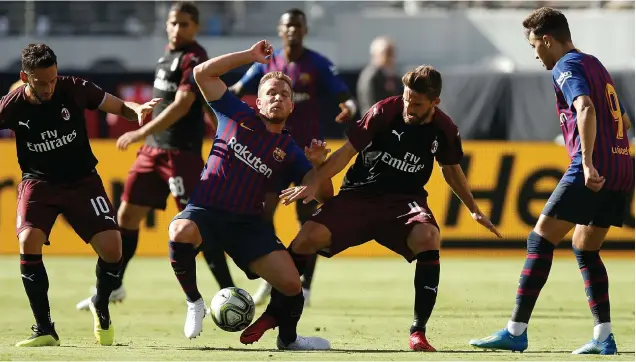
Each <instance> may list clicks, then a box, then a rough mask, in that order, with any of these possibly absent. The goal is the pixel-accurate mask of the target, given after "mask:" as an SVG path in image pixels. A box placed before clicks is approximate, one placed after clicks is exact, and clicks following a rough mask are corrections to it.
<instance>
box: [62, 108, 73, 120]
mask: <svg viewBox="0 0 636 362" xmlns="http://www.w3.org/2000/svg"><path fill="white" fill-rule="evenodd" d="M62 119H63V120H65V121H68V120H69V119H71V113H69V111H68V109H66V108H64V107H62Z"/></svg>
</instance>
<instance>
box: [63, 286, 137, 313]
mask: <svg viewBox="0 0 636 362" xmlns="http://www.w3.org/2000/svg"><path fill="white" fill-rule="evenodd" d="M91 293H92V295H91V296H90V297H88V298H86V299H84V300H82V301H80V302H79V303H77V305H76V306H75V308H76V309H77V310H89V307H88V306H89V304H90V303H91V298H92V297H93V295H95V294H96V293H97V288H95V287H92V288H91ZM124 298H126V289H124V286H123V285H122V286H121V287H119V288H117V289H115V290H113V291H112V292H111V293H110V297H109V298H108V300H109V301H110V302H111V303H117V302H122V301H123V300H124Z"/></svg>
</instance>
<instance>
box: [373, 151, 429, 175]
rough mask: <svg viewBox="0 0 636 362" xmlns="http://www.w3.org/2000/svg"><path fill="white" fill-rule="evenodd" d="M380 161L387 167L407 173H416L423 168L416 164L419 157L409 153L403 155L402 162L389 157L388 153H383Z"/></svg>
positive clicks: (422, 165)
mask: <svg viewBox="0 0 636 362" xmlns="http://www.w3.org/2000/svg"><path fill="white" fill-rule="evenodd" d="M381 159H382V162H384V163H386V164H387V165H389V166H391V167H393V168H397V169H398V170H400V171H404V172H409V173H417V172H419V171H421V170H422V169H423V168H424V167H425V165H424V164H421V165H418V162H420V157H418V156H415V155H414V154H412V153H409V152H407V153H406V154H405V155H404V159H403V160H400V159H399V158H397V157H393V156H391V154H390V153H388V152H384V153H383V154H382V158H381Z"/></svg>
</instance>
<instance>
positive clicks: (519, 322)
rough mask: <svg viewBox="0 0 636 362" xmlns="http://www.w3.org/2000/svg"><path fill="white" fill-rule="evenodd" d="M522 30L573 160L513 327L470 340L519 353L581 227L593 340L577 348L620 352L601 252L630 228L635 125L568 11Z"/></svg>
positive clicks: (547, 216)
mask: <svg viewBox="0 0 636 362" xmlns="http://www.w3.org/2000/svg"><path fill="white" fill-rule="evenodd" d="M523 27H524V28H525V31H526V37H527V38H528V41H529V42H530V45H531V46H532V48H533V49H534V50H535V56H536V58H537V59H538V60H539V61H540V62H541V63H542V64H543V66H544V67H545V68H546V69H547V70H551V71H552V80H553V82H554V91H555V93H556V105H557V112H558V115H559V120H560V122H561V129H562V130H563V137H564V139H565V142H566V145H567V147H568V153H569V154H570V160H571V161H570V166H569V167H568V169H567V171H565V174H564V175H563V178H562V179H561V181H560V182H559V184H558V185H557V187H556V189H555V190H554V192H553V193H552V196H550V199H549V200H548V202H547V204H546V205H545V208H544V209H543V211H542V215H541V216H540V217H539V220H538V221H537V225H536V226H535V227H534V231H532V232H531V233H530V235H529V236H528V254H527V258H526V262H525V265H524V266H523V270H522V271H521V277H520V281H519V288H518V289H517V301H516V305H515V308H514V310H513V312H512V316H511V318H510V321H509V322H508V325H507V326H506V328H504V329H503V330H501V331H499V332H496V333H495V334H493V335H492V336H490V337H487V338H484V339H480V340H472V341H470V344H471V345H473V346H475V347H481V348H488V349H503V350H512V351H524V350H525V349H526V348H528V334H527V327H528V321H529V320H530V315H531V314H532V310H533V309H534V305H535V303H536V301H537V298H538V297H539V293H540V291H541V288H543V286H544V285H545V283H546V281H547V279H548V275H549V274H550V267H551V266H552V256H553V252H554V248H555V246H556V245H557V244H559V242H560V241H561V240H562V239H563V238H564V237H565V235H566V234H567V233H568V232H569V231H570V230H572V229H573V228H574V234H573V236H572V249H573V250H574V255H575V256H576V260H577V262H578V264H579V269H580V270H581V275H582V276H583V280H584V282H585V292H586V295H587V298H588V303H589V306H590V310H591V311H592V316H593V317H594V333H593V339H592V340H591V341H590V342H588V343H587V344H585V345H584V346H583V347H581V348H579V349H577V350H575V351H574V352H572V353H573V354H616V342H615V341H614V336H613V334H612V329H611V324H610V303H609V294H608V277H607V271H606V270H605V266H604V265H603V261H602V260H601V257H600V255H599V250H600V248H601V245H602V244H603V240H604V239H605V236H606V235H607V232H608V231H609V228H610V226H617V227H621V226H622V225H623V216H624V212H625V210H626V209H627V203H629V201H630V200H631V199H632V196H633V189H634V160H633V159H632V158H631V157H630V155H629V142H628V140H627V129H629V127H630V126H631V122H630V120H629V117H628V116H627V114H626V113H625V110H624V109H623V107H622V106H621V104H620V102H619V98H618V95H617V94H616V89H615V88H614V82H613V81H612V78H611V77H610V75H609V74H608V72H607V70H606V69H605V67H604V66H603V64H601V62H599V60H598V59H596V58H595V57H594V56H592V55H589V54H585V53H581V52H580V51H578V50H577V49H576V48H575V47H574V44H572V37H571V35H570V28H569V26H568V21H567V19H566V18H565V15H563V14H562V13H561V12H560V11H557V10H554V9H551V8H547V7H544V8H541V9H538V10H535V11H534V12H532V13H531V14H530V15H529V16H528V17H527V18H526V19H525V20H524V21H523Z"/></svg>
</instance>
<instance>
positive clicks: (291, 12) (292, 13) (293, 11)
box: [283, 8, 307, 24]
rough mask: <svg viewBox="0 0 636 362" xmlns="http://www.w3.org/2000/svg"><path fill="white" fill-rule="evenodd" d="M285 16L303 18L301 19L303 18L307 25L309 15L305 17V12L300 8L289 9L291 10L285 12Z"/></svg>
mask: <svg viewBox="0 0 636 362" xmlns="http://www.w3.org/2000/svg"><path fill="white" fill-rule="evenodd" d="M285 14H289V15H290V16H298V17H301V18H303V22H304V23H305V24H307V15H305V12H304V11H302V10H300V9H298V8H291V9H289V10H287V11H285V12H284V13H283V15H285Z"/></svg>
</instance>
